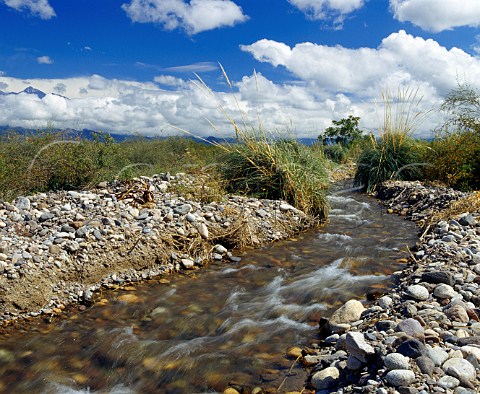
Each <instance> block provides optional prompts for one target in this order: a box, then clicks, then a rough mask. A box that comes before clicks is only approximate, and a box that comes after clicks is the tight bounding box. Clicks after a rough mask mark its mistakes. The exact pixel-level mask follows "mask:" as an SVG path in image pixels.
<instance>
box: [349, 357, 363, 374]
mask: <svg viewBox="0 0 480 394" xmlns="http://www.w3.org/2000/svg"><path fill="white" fill-rule="evenodd" d="M363 366H364V363H362V362H361V361H360V360H359V359H358V358H356V357H355V356H349V357H348V359H347V369H349V370H350V371H358V370H360V369H362V368H363Z"/></svg>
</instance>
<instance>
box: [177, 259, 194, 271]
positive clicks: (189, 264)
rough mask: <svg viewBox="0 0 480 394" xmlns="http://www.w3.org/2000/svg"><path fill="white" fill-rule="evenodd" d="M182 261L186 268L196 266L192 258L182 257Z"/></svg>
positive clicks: (189, 268)
mask: <svg viewBox="0 0 480 394" xmlns="http://www.w3.org/2000/svg"><path fill="white" fill-rule="evenodd" d="M180 261H181V263H182V265H183V268H185V269H187V270H191V269H194V268H195V263H194V261H193V260H191V259H181V260H180Z"/></svg>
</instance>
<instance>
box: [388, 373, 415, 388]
mask: <svg viewBox="0 0 480 394" xmlns="http://www.w3.org/2000/svg"><path fill="white" fill-rule="evenodd" d="M385 379H386V380H387V382H388V384H389V385H390V386H394V387H399V386H409V385H410V384H412V383H413V381H414V380H415V374H414V373H413V372H412V371H409V370H406V369H395V370H392V371H389V372H388V373H387V375H385Z"/></svg>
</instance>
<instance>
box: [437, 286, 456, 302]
mask: <svg viewBox="0 0 480 394" xmlns="http://www.w3.org/2000/svg"><path fill="white" fill-rule="evenodd" d="M456 294H457V292H456V291H455V290H454V289H453V287H452V286H450V285H447V284H445V283H440V284H438V285H437V286H435V289H434V290H433V295H434V296H435V297H437V298H442V299H443V298H453V297H454V296H455V295H456Z"/></svg>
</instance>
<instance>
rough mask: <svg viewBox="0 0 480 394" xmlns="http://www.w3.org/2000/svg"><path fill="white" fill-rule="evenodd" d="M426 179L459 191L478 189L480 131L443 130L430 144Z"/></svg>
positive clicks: (479, 186) (479, 182)
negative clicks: (448, 131)
mask: <svg viewBox="0 0 480 394" xmlns="http://www.w3.org/2000/svg"><path fill="white" fill-rule="evenodd" d="M431 148H432V149H431V150H430V151H429V153H428V156H427V160H428V162H429V163H430V164H431V165H430V166H429V167H427V168H426V169H425V175H426V179H428V180H431V181H440V182H442V183H444V184H446V185H447V186H449V187H453V188H456V189H460V190H474V189H476V190H478V189H480V160H479V158H480V134H479V133H478V132H476V131H473V130H464V131H456V132H453V133H447V132H444V133H442V135H439V136H437V138H436V139H435V140H434V141H433V142H432V144H431Z"/></svg>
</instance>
